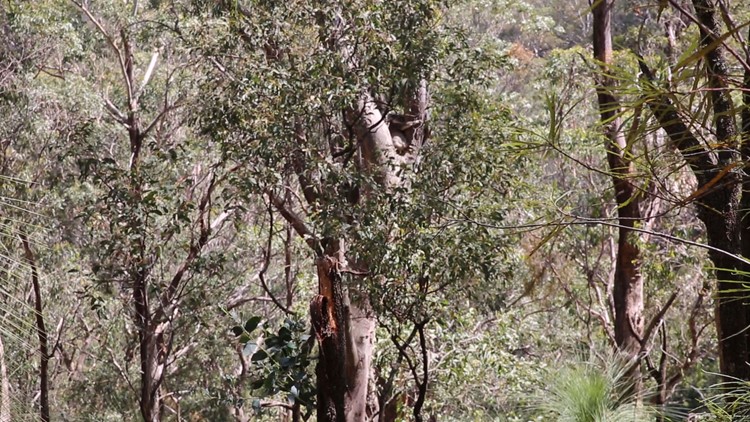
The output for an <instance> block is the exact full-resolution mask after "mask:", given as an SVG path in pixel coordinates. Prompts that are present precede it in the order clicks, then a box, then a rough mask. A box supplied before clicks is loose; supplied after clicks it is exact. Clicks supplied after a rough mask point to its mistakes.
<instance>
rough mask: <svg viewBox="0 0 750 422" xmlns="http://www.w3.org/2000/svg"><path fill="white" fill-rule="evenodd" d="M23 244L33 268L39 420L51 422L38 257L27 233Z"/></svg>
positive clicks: (47, 356)
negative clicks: (37, 347)
mask: <svg viewBox="0 0 750 422" xmlns="http://www.w3.org/2000/svg"><path fill="white" fill-rule="evenodd" d="M20 237H21V244H22V246H23V250H24V254H25V255H26V262H27V263H28V264H29V267H30V268H31V285H32V287H33V290H34V315H35V320H36V333H37V337H38V339H39V419H40V420H41V421H42V422H49V350H48V346H47V336H48V334H47V328H46V327H45V324H44V316H43V315H42V309H43V306H42V291H41V286H40V285H39V271H38V269H37V265H36V257H35V256H34V252H33V251H32V250H31V245H30V244H29V239H28V237H27V236H26V234H25V233H21V235H20Z"/></svg>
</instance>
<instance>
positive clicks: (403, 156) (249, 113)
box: [200, 1, 507, 421]
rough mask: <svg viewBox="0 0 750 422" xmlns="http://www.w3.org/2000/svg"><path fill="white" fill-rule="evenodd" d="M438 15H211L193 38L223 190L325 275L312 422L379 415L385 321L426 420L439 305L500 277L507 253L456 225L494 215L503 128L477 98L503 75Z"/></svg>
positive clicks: (318, 11) (374, 6) (501, 114)
mask: <svg viewBox="0 0 750 422" xmlns="http://www.w3.org/2000/svg"><path fill="white" fill-rule="evenodd" d="M445 7H447V6H446V5H445V4H442V3H441V2H434V1H419V2H413V1H396V2H388V3H377V2H375V3H373V2H364V1H363V2H350V3H345V2H333V3H328V2H312V3H310V2H297V1H291V2H285V3H276V2H266V1H252V2H243V3H230V4H227V5H226V9H225V10H215V9H214V10H213V12H214V13H215V15H214V16H215V17H216V19H217V20H218V22H220V23H223V25H224V26H226V27H228V28H229V30H228V31H225V32H222V31H224V27H221V26H218V25H217V26H215V27H213V28H211V27H210V26H208V27H207V28H206V30H205V31H204V32H203V33H202V34H200V35H201V36H204V37H206V38H205V40H206V41H205V44H204V51H205V54H206V55H207V56H208V57H209V60H210V61H211V62H212V63H213V65H214V66H213V70H212V79H213V80H212V83H210V84H207V86H206V88H205V89H206V90H207V92H208V93H210V96H209V97H208V100H209V101H208V102H207V105H206V111H205V112H204V113H203V114H204V115H203V117H202V118H201V124H202V125H203V127H204V130H205V132H206V133H207V134H208V135H210V136H213V137H214V139H216V140H217V141H219V142H221V144H222V154H223V155H224V156H225V157H228V158H229V159H230V160H232V161H234V162H238V163H240V170H239V171H238V172H237V173H236V175H235V176H236V179H234V181H233V183H235V184H236V185H237V186H239V187H242V189H244V190H245V191H246V192H254V193H255V195H256V196H261V197H263V198H264V200H265V201H266V202H267V203H268V204H269V206H271V207H273V208H274V209H275V210H276V212H277V213H278V214H279V215H281V217H283V218H284V219H285V220H286V221H288V222H289V224H291V226H292V227H293V228H294V230H295V231H296V233H297V234H298V235H299V236H301V237H302V238H303V239H304V241H305V242H306V243H307V245H308V246H309V255H310V256H311V258H312V262H313V263H314V265H315V268H316V271H317V276H318V292H317V295H315V296H314V297H313V298H312V300H311V304H310V316H311V322H312V327H313V331H314V333H315V337H316V339H317V344H318V350H319V360H318V363H317V368H316V376H317V417H318V420H321V421H329V420H330V421H344V420H346V421H355V420H365V418H368V417H369V418H382V417H383V415H384V409H379V407H380V406H383V405H384V404H385V403H386V402H389V401H390V400H391V397H381V398H380V400H378V399H377V397H376V396H377V392H376V391H373V389H372V385H373V382H372V377H373V374H372V373H373V368H372V367H371V359H372V353H373V350H372V349H373V341H374V336H375V330H376V326H377V324H378V321H379V322H380V323H382V324H384V325H385V326H388V324H392V323H394V322H395V321H398V322H399V323H400V324H405V325H410V326H411V328H410V329H409V331H410V332H411V334H409V335H406V336H405V337H406V338H405V339H404V338H401V337H400V336H401V334H399V333H397V332H394V334H393V336H392V340H393V341H394V343H395V346H396V347H397V348H398V349H399V350H400V355H404V354H406V353H408V350H409V346H410V344H411V343H412V342H418V343H419V344H421V347H420V349H421V350H422V352H421V353H417V356H409V355H406V356H402V357H399V358H398V362H402V359H403V362H406V364H407V366H408V369H409V370H410V372H411V373H412V374H413V375H414V385H415V389H416V395H415V398H414V404H413V414H414V418H415V419H417V420H421V418H422V415H421V408H422V406H423V404H424V402H425V398H426V394H427V388H428V383H429V365H430V363H429V357H428V355H427V349H426V347H427V346H426V342H427V339H426V331H425V326H426V325H427V324H428V323H429V321H430V319H431V318H433V317H435V316H436V315H437V314H436V310H437V308H439V306H438V303H439V300H438V298H439V297H443V296H442V295H444V294H446V293H447V292H449V291H455V289H457V288H459V287H464V288H465V287H467V286H469V285H471V283H475V282H478V281H479V280H481V279H487V278H492V277H494V276H496V275H497V272H496V268H494V266H495V265H494V264H495V260H496V259H497V257H498V250H499V249H500V248H501V247H502V245H501V244H500V243H499V242H496V241H495V240H494V239H493V240H491V238H492V236H490V234H489V233H488V232H487V230H484V229H482V228H477V229H474V230H473V231H467V230H465V229H464V226H465V224H466V222H468V221H469V220H467V219H466V218H465V215H462V213H473V212H480V211H478V210H481V211H482V212H488V213H490V212H495V215H496V216H499V215H501V214H502V212H501V210H499V209H498V207H499V205H497V202H496V201H494V199H497V198H500V197H502V196H503V194H504V190H503V183H502V181H503V180H504V177H503V176H502V175H501V174H502V172H501V170H502V168H503V167H504V164H503V162H504V161H503V159H502V156H501V151H502V149H503V142H502V137H503V133H502V130H501V123H502V122H504V121H505V120H506V119H507V113H506V112H505V111H504V110H503V109H502V108H501V107H495V106H493V105H492V104H491V103H490V102H489V100H490V98H491V97H490V96H489V95H487V92H486V91H485V92H482V91H480V89H479V87H481V86H483V82H486V81H487V76H488V75H489V74H490V72H488V71H489V70H492V69H493V67H495V66H497V65H498V63H499V62H498V61H497V57H494V56H493V55H492V54H485V53H483V52H482V51H481V50H478V49H477V50H469V49H467V48H466V45H465V44H463V43H462V39H461V36H460V33H455V34H451V33H450V32H449V31H447V30H446V28H445V27H443V26H442V25H441V16H442V13H443V10H444V8H445ZM482 183H483V184H482ZM482 207H484V208H482ZM458 297H459V296H457V297H456V300H459V299H458ZM456 305H457V304H456ZM260 358H262V355H259V356H258V359H260ZM398 366H399V365H396V367H398ZM391 378H392V377H391ZM391 382H392V381H391ZM383 394H386V395H389V394H391V391H390V389H389V388H384V390H383Z"/></svg>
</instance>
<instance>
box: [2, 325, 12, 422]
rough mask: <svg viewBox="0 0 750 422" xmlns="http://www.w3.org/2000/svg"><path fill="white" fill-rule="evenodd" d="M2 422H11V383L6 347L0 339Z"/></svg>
mask: <svg viewBox="0 0 750 422" xmlns="http://www.w3.org/2000/svg"><path fill="white" fill-rule="evenodd" d="M0 422H11V421H10V383H9V382H8V368H7V367H6V366H5V346H4V345H3V339H2V337H0Z"/></svg>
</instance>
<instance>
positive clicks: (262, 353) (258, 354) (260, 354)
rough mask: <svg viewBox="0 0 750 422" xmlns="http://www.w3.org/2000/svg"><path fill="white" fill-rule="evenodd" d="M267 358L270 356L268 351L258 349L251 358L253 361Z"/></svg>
mask: <svg viewBox="0 0 750 422" xmlns="http://www.w3.org/2000/svg"><path fill="white" fill-rule="evenodd" d="M266 358H268V353H266V351H265V350H258V351H257V352H255V354H254V355H253V357H251V358H250V360H251V361H253V362H258V361H261V360H263V359H266Z"/></svg>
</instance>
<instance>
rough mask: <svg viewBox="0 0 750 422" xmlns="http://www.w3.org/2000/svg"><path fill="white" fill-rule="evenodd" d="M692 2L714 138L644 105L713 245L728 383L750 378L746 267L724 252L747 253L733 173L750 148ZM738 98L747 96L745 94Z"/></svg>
mask: <svg viewBox="0 0 750 422" xmlns="http://www.w3.org/2000/svg"><path fill="white" fill-rule="evenodd" d="M693 5H694V7H695V10H696V16H697V18H696V19H697V21H698V23H699V26H700V36H701V40H700V45H701V48H703V49H705V50H706V53H705V60H706V77H707V79H708V85H709V87H710V88H711V94H710V97H709V98H710V100H711V107H712V114H713V119H712V123H711V125H712V127H711V128H709V130H708V131H709V132H712V133H714V134H715V136H716V139H715V141H712V142H707V143H702V142H701V141H700V140H699V139H698V137H697V136H696V135H695V134H694V133H693V132H692V131H691V130H690V129H689V127H688V125H687V124H685V122H684V121H683V119H682V117H681V116H680V114H679V112H678V110H677V107H676V106H675V105H674V103H673V102H672V100H671V99H670V98H669V96H667V95H665V94H663V93H656V94H655V95H654V96H653V97H652V98H650V99H649V101H648V105H649V108H650V109H651V111H652V112H653V114H654V117H656V120H657V121H658V123H659V125H660V126H661V127H662V128H663V129H664V131H665V132H666V133H667V135H668V136H669V138H670V140H671V141H672V144H673V146H674V147H675V148H676V149H677V150H678V151H679V152H680V154H681V155H682V157H683V159H684V160H685V162H686V163H687V164H688V165H689V166H690V168H691V170H692V171H693V174H694V175H695V178H696V180H697V181H698V189H697V190H696V192H694V193H693V194H692V195H690V197H689V198H688V200H691V201H692V200H694V201H695V202H696V205H697V207H698V218H699V219H700V220H701V221H702V222H703V224H704V225H705V227H706V235H707V238H708V244H709V246H711V247H713V248H715V249H713V250H711V251H710V252H709V257H710V258H711V261H712V262H713V264H714V266H715V268H716V270H715V274H716V278H717V280H718V283H717V289H718V295H717V296H718V298H717V301H716V302H717V306H716V330H717V335H718V339H719V361H720V367H721V372H722V374H724V375H725V377H726V379H727V381H729V382H734V381H737V380H744V381H747V380H750V366H748V364H747V361H748V357H749V356H748V350H750V348H749V346H748V335H747V333H746V328H747V326H748V321H750V319H749V318H750V316H749V315H748V313H749V311H748V310H747V306H746V302H747V301H748V300H747V299H748V294H747V292H746V289H745V288H743V286H742V283H743V282H745V281H746V280H745V278H746V277H745V276H743V275H742V274H741V273H740V272H739V271H741V270H743V269H746V268H745V265H744V264H743V263H742V262H741V261H739V260H737V259H735V258H733V257H731V256H729V255H727V253H729V254H733V255H743V254H744V255H745V256H748V255H746V254H747V253H748V252H750V234H745V233H750V228H748V227H747V224H750V223H747V222H743V219H741V216H742V213H740V209H741V204H742V203H750V198H748V197H747V195H745V194H744V193H743V189H742V183H743V179H744V181H747V178H746V176H740V174H739V173H738V171H737V169H739V168H742V159H741V156H740V153H738V150H739V149H741V150H742V153H741V154H742V155H744V156H745V157H747V156H748V155H750V150H749V149H747V144H746V143H743V145H738V131H737V123H736V121H735V117H734V105H733V103H732V99H731V96H730V94H729V87H728V84H727V80H728V73H727V65H726V63H725V59H724V53H723V50H724V47H723V46H722V44H721V43H719V42H716V40H717V24H716V9H715V5H714V4H711V3H709V2H708V1H706V0H694V1H693ZM641 71H642V73H643V75H644V76H645V78H646V79H648V80H650V81H653V79H654V78H653V75H652V73H651V71H650V69H649V68H648V67H647V66H646V65H645V63H644V62H643V61H642V60H641ZM743 98H745V101H748V100H750V97H745V96H743ZM743 116H744V114H743ZM749 116H750V115H749ZM749 118H750V117H749ZM743 120H744V118H743ZM748 121H750V120H748ZM743 133H744V126H743ZM746 136H747V135H743V137H746ZM743 245H744V246H743ZM721 251H724V252H727V253H722V252H721Z"/></svg>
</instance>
